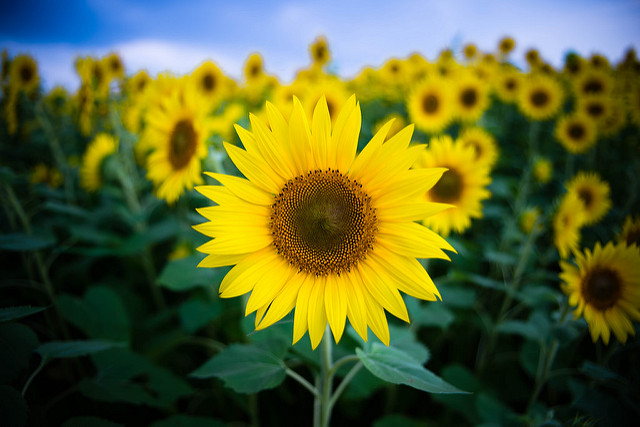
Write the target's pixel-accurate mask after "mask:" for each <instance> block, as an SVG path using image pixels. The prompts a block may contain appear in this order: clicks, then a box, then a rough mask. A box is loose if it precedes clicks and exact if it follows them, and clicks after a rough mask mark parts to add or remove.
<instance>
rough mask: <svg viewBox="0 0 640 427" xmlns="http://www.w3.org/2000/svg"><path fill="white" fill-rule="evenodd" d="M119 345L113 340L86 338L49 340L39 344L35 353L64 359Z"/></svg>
mask: <svg viewBox="0 0 640 427" xmlns="http://www.w3.org/2000/svg"><path fill="white" fill-rule="evenodd" d="M119 345H121V344H120V343H116V342H113V341H104V340H86V341H49V342H46V343H44V344H40V346H38V348H36V353H38V354H39V355H40V356H42V358H43V359H46V360H50V359H65V358H69V357H80V356H87V355H89V354H93V353H98V352H100V351H104V350H107V349H109V348H113V347H116V346H119Z"/></svg>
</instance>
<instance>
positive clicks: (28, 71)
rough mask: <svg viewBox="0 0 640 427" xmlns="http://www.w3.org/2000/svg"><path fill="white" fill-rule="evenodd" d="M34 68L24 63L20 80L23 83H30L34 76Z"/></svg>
mask: <svg viewBox="0 0 640 427" xmlns="http://www.w3.org/2000/svg"><path fill="white" fill-rule="evenodd" d="M34 74H35V73H34V72H33V68H32V67H30V66H29V65H24V66H22V67H20V80H21V81H22V83H29V82H31V79H33V76H34Z"/></svg>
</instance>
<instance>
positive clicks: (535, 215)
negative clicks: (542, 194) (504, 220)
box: [520, 206, 542, 234]
mask: <svg viewBox="0 0 640 427" xmlns="http://www.w3.org/2000/svg"><path fill="white" fill-rule="evenodd" d="M541 217H542V212H541V211H540V208H539V207H537V206H534V207H531V208H527V209H525V210H524V211H523V212H522V214H521V215H520V230H522V232H523V233H525V234H531V233H533V232H534V231H535V232H539V231H541V230H542V224H541V223H540V221H541Z"/></svg>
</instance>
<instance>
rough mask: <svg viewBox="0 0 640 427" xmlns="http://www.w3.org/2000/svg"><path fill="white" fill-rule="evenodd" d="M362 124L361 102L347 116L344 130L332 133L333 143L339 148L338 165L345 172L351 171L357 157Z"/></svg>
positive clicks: (337, 153)
mask: <svg viewBox="0 0 640 427" xmlns="http://www.w3.org/2000/svg"><path fill="white" fill-rule="evenodd" d="M361 126H362V112H361V111H360V104H359V103H356V106H355V108H354V109H353V111H352V112H351V114H350V115H349V117H348V118H347V121H346V123H345V125H344V128H342V132H334V134H333V135H332V140H333V144H334V146H335V147H336V149H337V152H336V162H337V163H336V165H337V167H338V170H339V171H340V172H342V173H343V174H344V173H347V172H348V171H349V169H350V168H351V165H352V164H353V161H354V159H355V157H356V150H357V149H358V136H359V135H360V127H361Z"/></svg>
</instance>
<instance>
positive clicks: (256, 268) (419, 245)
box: [194, 96, 453, 349]
mask: <svg viewBox="0 0 640 427" xmlns="http://www.w3.org/2000/svg"><path fill="white" fill-rule="evenodd" d="M266 109H267V117H268V124H267V123H264V122H262V121H260V120H259V119H258V118H257V117H256V116H254V115H251V118H250V121H251V127H252V132H250V131H247V130H245V129H243V128H240V127H237V128H236V129H237V131H238V135H239V136H240V139H241V140H242V142H243V144H244V147H245V148H246V149H245V150H243V149H241V148H238V147H236V146H233V145H230V144H225V148H226V150H227V153H228V154H229V156H230V158H231V160H232V161H233V162H234V163H235V164H236V166H237V167H238V169H240V171H241V172H242V173H243V174H244V175H245V177H246V178H247V179H243V178H237V177H233V176H228V175H221V174H209V175H210V176H211V177H213V178H215V179H216V180H217V181H219V182H220V183H221V184H222V185H221V186H216V185H213V186H199V187H197V189H198V191H200V192H201V193H202V194H204V195H205V196H207V197H209V198H210V199H212V200H213V201H214V202H215V203H216V204H217V206H212V207H206V208H203V209H199V210H198V211H199V212H200V213H201V214H202V215H203V216H204V217H206V218H207V219H208V220H209V221H208V222H205V223H203V224H200V225H197V226H195V227H194V228H195V229H196V230H197V231H199V232H201V233H203V234H205V235H207V236H209V237H212V238H213V240H211V241H209V242H208V243H205V244H204V245H202V246H200V247H199V248H198V250H199V251H201V252H204V253H206V254H208V256H207V257H206V258H204V260H202V262H201V263H200V264H199V266H200V267H219V266H224V265H234V264H235V267H233V268H232V269H231V271H230V272H229V273H228V274H227V275H226V276H225V277H224V279H223V280H222V283H221V285H220V296H221V297H234V296H239V295H243V294H246V293H249V292H250V293H251V295H250V296H249V299H248V302H247V306H246V314H247V315H248V314H250V313H253V312H257V313H256V317H255V324H256V329H263V328H266V327H268V326H269V325H272V324H273V323H275V322H277V321H279V320H280V319H282V318H283V317H284V316H285V315H287V314H288V313H289V312H290V311H291V310H293V309H294V308H295V315H294V321H293V322H294V323H293V342H294V343H295V342H297V341H298V340H299V339H300V338H301V337H302V336H303V335H304V334H305V332H306V331H307V330H308V331H309V337H310V340H311V346H312V347H313V348H314V349H315V348H316V347H317V346H318V344H319V343H320V341H321V340H322V337H323V334H324V332H325V328H326V325H327V321H328V323H329V326H330V328H331V331H332V332H333V336H334V338H335V340H336V342H338V341H339V340H340V338H341V336H342V333H343V331H344V327H345V322H346V318H348V319H349V321H350V323H351V325H352V326H353V327H354V329H355V330H356V332H357V333H358V334H359V335H360V336H361V337H362V339H363V340H365V341H366V339H367V326H368V327H369V328H371V330H372V331H373V333H374V334H375V335H376V336H377V337H378V338H380V340H381V341H382V342H384V343H385V344H387V345H388V344H389V329H388V326H387V320H386V316H385V311H384V310H387V311H389V312H390V313H391V314H393V315H395V316H396V317H399V318H400V319H402V320H405V321H408V320H409V319H408V315H407V310H406V307H405V304H404V301H403V300H402V296H401V295H400V292H399V291H402V292H404V293H407V294H409V295H412V296H415V297H417V298H421V299H425V300H436V298H437V297H438V296H439V293H438V290H437V289H436V287H435V285H434V284H433V281H432V280H431V279H430V278H429V275H428V274H427V272H426V271H425V270H424V268H423V267H422V266H421V265H420V263H419V262H418V261H417V260H416V258H443V259H448V257H447V255H446V254H445V253H444V252H443V251H442V249H446V250H453V248H452V247H451V246H450V245H449V244H448V243H447V242H446V241H445V240H444V239H443V238H441V237H440V236H438V235H437V234H436V233H434V232H432V231H431V230H429V229H427V228H426V227H424V226H422V225H420V224H418V223H417V222H414V221H417V220H420V219H423V218H425V217H428V216H429V215H432V214H434V213H437V212H439V211H441V210H442V209H444V208H446V206H444V205H441V204H437V203H426V202H425V201H424V200H423V199H422V198H421V194H422V193H423V192H424V191H427V190H428V189H429V188H430V187H431V186H433V185H434V184H435V183H436V182H437V180H438V179H439V178H440V177H441V176H442V173H443V172H444V170H443V169H424V170H411V169H409V167H410V166H411V164H413V163H414V161H415V160H416V157H417V156H418V155H419V154H420V152H421V151H422V150H423V147H421V146H415V147H412V148H409V143H410V141H411V136H412V131H413V126H408V127H406V128H405V129H404V130H402V131H401V132H399V133H398V134H397V135H396V136H395V137H393V138H391V139H390V140H389V141H387V142H383V141H384V139H385V136H386V134H387V131H388V130H389V127H390V126H391V123H388V124H387V126H385V127H384V128H382V129H381V130H380V131H379V132H378V133H377V134H376V135H375V136H374V137H373V138H372V140H371V141H370V142H369V144H368V145H367V146H366V147H365V148H364V149H363V150H362V152H361V153H360V154H359V155H358V156H356V147H357V144H358V134H359V132H360V125H361V113H360V105H359V104H358V103H356V100H355V96H352V97H350V98H349V100H348V101H347V102H346V103H345V105H344V106H343V107H342V109H341V110H340V112H339V114H338V118H337V120H336V121H335V122H336V125H335V126H332V125H331V118H330V117H329V110H328V107H327V104H326V102H325V100H324V98H320V100H319V101H318V104H317V106H316V109H315V111H314V114H313V118H312V120H311V123H309V122H308V121H307V116H306V113H305V111H304V109H303V107H302V104H301V103H300V102H299V101H298V100H297V98H294V101H293V112H292V114H291V118H290V119H289V122H288V123H287V122H286V121H285V119H284V117H283V116H282V114H280V112H279V111H278V110H277V109H276V108H275V107H274V106H273V105H272V104H271V103H269V102H267V107H266Z"/></svg>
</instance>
